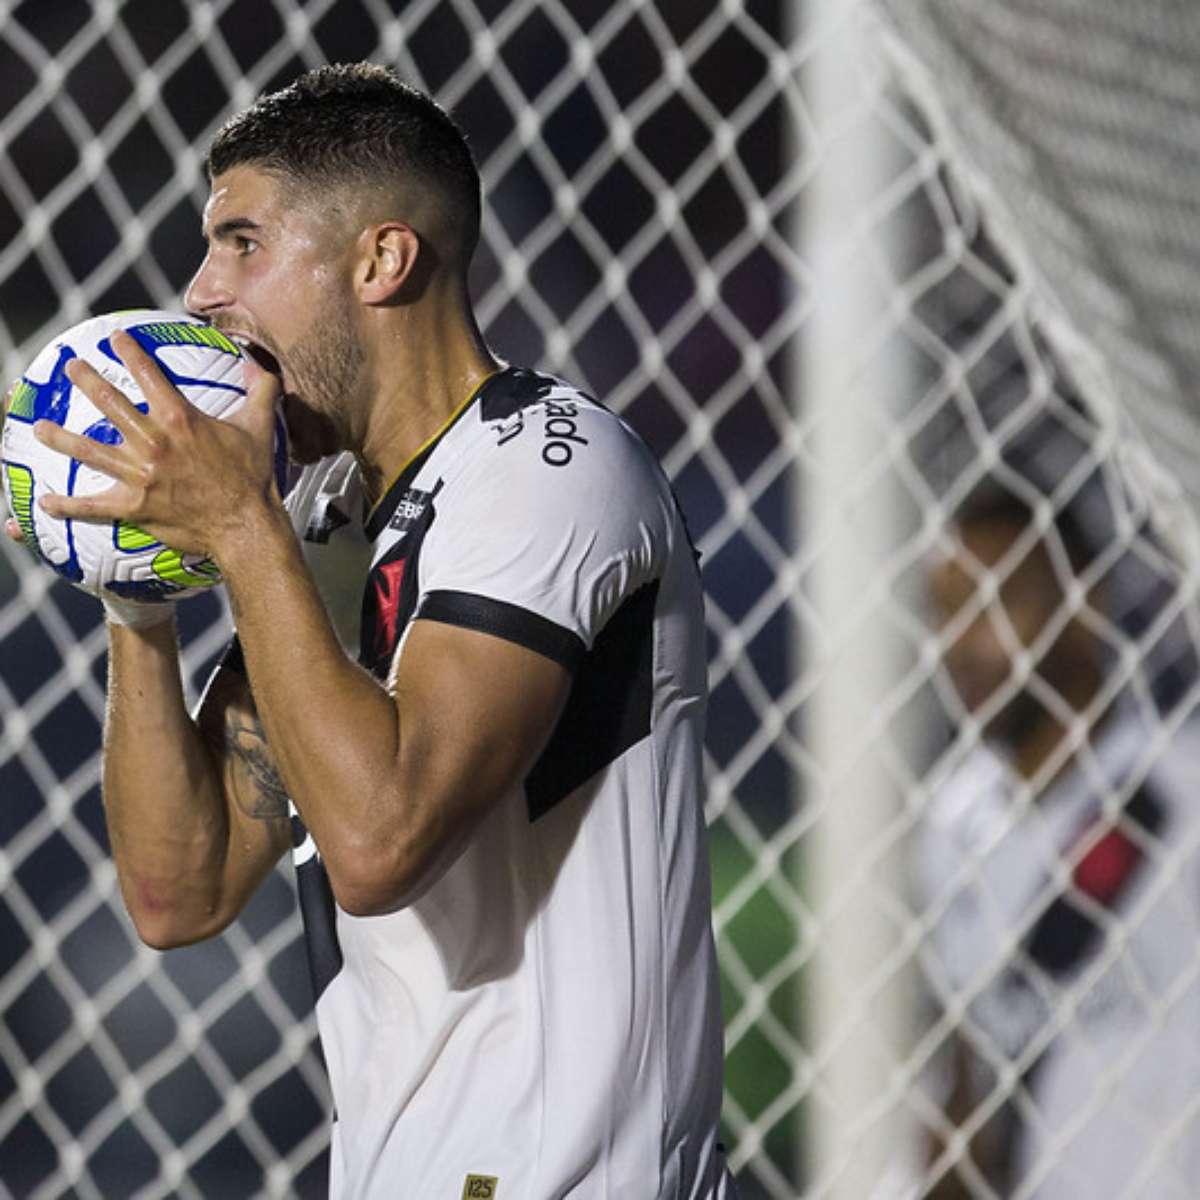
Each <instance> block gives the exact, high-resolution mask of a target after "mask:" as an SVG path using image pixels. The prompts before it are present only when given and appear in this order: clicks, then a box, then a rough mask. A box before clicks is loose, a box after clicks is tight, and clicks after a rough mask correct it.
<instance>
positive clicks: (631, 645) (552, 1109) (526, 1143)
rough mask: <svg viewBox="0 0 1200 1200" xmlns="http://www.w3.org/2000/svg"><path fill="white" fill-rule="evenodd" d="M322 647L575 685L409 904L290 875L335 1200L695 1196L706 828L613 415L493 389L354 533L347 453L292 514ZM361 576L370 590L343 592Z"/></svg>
mask: <svg viewBox="0 0 1200 1200" xmlns="http://www.w3.org/2000/svg"><path fill="white" fill-rule="evenodd" d="M289 503H290V507H291V508H292V510H293V518H294V520H295V522H296V526H297V528H298V530H300V531H302V532H303V534H304V536H305V552H306V556H307V558H308V561H309V563H310V566H311V567H312V569H313V572H314V575H315V577H316V578H317V582H318V586H319V587H320V588H321V589H322V593H323V595H324V596H325V598H326V602H327V604H328V606H329V609H330V612H331V615H332V618H333V620H334V623H335V625H336V627H337V629H338V632H339V634H340V636H341V637H342V638H343V640H344V642H345V643H346V644H350V643H351V642H352V641H357V643H358V646H357V649H358V655H359V659H360V661H361V662H362V663H363V665H364V666H366V667H367V668H368V669H369V670H371V671H373V672H374V673H375V675H376V676H377V677H378V678H379V679H381V680H383V679H385V678H386V677H387V675H388V673H389V671H390V670H391V668H392V664H393V660H394V659H395V657H396V655H397V653H401V654H402V653H403V639H404V633H405V630H406V628H407V627H408V625H409V623H410V622H411V621H413V620H431V621H440V622H446V623H449V624H453V625H460V626H463V627H465V628H468V629H473V630H483V631H486V632H488V633H490V634H493V635H495V636H497V637H501V638H506V639H508V640H511V641H514V642H517V643H519V644H521V645H523V646H526V647H528V648H531V649H533V650H535V651H536V652H538V653H539V654H543V655H546V656H547V657H549V658H551V659H553V660H555V661H556V662H559V663H561V664H562V665H563V666H565V667H566V668H568V669H569V670H570V671H571V672H572V673H573V676H574V683H573V687H572V691H571V695H570V698H569V701H568V703H567V707H566V710H565V712H564V714H563V717H562V719H561V721H560V723H559V725H558V727H557V729H556V731H555V733H554V735H553V737H552V739H551V741H550V744H549V745H548V746H547V748H546V750H545V752H544V753H543V754H542V756H541V759H540V760H539V761H538V763H537V764H536V765H535V767H534V768H533V770H532V771H531V772H530V773H529V776H528V778H527V779H526V780H525V782H524V786H523V787H520V788H518V789H516V790H514V792H513V793H512V794H511V795H509V796H507V797H505V798H504V799H503V800H502V801H501V802H500V803H499V804H497V805H496V807H495V809H494V811H492V813H491V814H490V816H489V817H488V818H487V819H486V820H485V822H484V823H483V825H482V826H481V827H480V828H479V830H478V831H477V833H476V834H475V836H474V837H473V839H472V840H471V842H470V844H469V845H468V846H467V848H466V850H465V851H464V852H463V853H462V855H461V856H460V857H459V858H458V859H457V860H456V862H455V863H454V864H453V865H452V866H451V867H450V869H449V870H448V871H447V872H446V874H445V875H444V876H443V877H442V878H441V879H440V880H439V881H438V882H437V883H436V884H434V885H433V886H432V887H431V888H430V889H429V890H428V891H427V892H426V893H424V894H423V895H422V896H421V897H420V898H419V899H418V900H416V901H415V902H414V903H413V904H412V905H411V906H409V907H408V908H405V909H403V910H401V911H399V912H395V913H392V914H389V915H386V916H379V917H366V918H357V917H354V916H351V915H349V914H347V913H346V912H344V911H342V910H341V909H339V908H338V907H337V906H336V905H335V903H334V901H333V897H332V894H331V891H330V888H329V884H328V881H327V879H326V876H325V872H324V868H323V866H322V865H321V861H320V856H319V848H318V847H315V846H314V845H313V843H312V839H311V837H308V836H307V835H306V834H305V832H304V831H303V829H302V827H300V828H299V829H298V832H297V839H296V840H297V842H298V843H299V844H298V847H297V850H296V862H297V877H298V880H299V889H300V894H301V903H302V907H303V910H304V917H305V924H306V931H307V936H308V941H309V950H310V957H311V960H312V967H313V976H314V984H315V990H316V994H317V1017H318V1023H319V1026H320V1032H321V1041H322V1045H323V1048H324V1053H325V1058H326V1062H327V1064H328V1069H329V1077H330V1082H331V1086H332V1091H333V1098H334V1104H335V1109H336V1114H335V1116H336V1119H335V1126H334V1134H333V1150H332V1168H331V1173H332V1181H331V1194H332V1195H333V1196H334V1197H337V1198H338V1200H403V1198H406V1197H411V1198H412V1200H460V1198H461V1197H488V1198H493V1200H559V1198H560V1197H568V1196H570V1197H578V1198H579V1200H592V1198H595V1200H655V1198H657V1197H662V1198H663V1200H666V1198H667V1197H670V1198H671V1200H676V1198H680V1200H686V1198H694V1200H700V1198H704V1200H708V1198H710V1197H730V1196H732V1195H733V1186H732V1183H731V1182H730V1180H729V1177H728V1173H727V1171H726V1169H725V1165H724V1159H723V1153H722V1151H721V1148H720V1147H719V1146H718V1144H717V1123H718V1115H719V1108H720V1101H721V1062H722V1046H721V1028H720V1017H719V1008H718V992H717V977H716V970H715V957H714V952H713V942H712V934H711V911H710V896H709V876H708V871H709V867H708V857H707V851H706V839H705V829H704V821H703V809H702V788H701V739H702V735H703V713H704V704H705V670H706V667H705V645H704V621H703V614H702V601H701V592H700V585H699V577H698V572H697V570H696V565H695V561H694V554H693V551H692V548H691V545H690V542H689V539H688V536H687V531H686V529H685V527H684V524H683V521H682V518H681V516H680V514H679V510H678V508H677V506H676V504H675V502H674V498H673V496H672V493H671V490H670V488H669V486H668V484H667V482H666V480H665V478H664V476H663V475H662V472H661V471H660V470H659V468H658V467H657V465H656V464H655V463H654V462H653V460H652V458H651V456H650V455H649V452H648V451H647V450H646V448H645V446H644V445H643V444H642V443H641V442H640V441H639V440H638V439H637V437H636V436H635V435H634V434H633V433H632V432H631V431H630V430H629V428H628V427H627V426H626V425H625V424H624V423H623V422H621V421H620V420H619V419H618V418H617V417H615V416H614V415H613V414H612V413H610V412H608V411H607V410H606V409H604V408H603V407H602V406H600V405H599V404H597V403H595V402H594V401H592V400H591V399H589V398H587V397H585V396H583V395H582V394H580V393H579V392H577V391H576V390H574V389H572V388H570V387H569V386H567V385H565V384H563V383H562V382H560V381H558V380H555V379H552V378H550V377H548V376H544V375H538V374H534V373H532V372H528V371H520V370H514V369H509V370H505V371H502V372H500V373H498V374H496V375H493V376H492V377H491V378H490V379H488V380H487V381H486V382H485V383H484V384H483V386H482V387H481V388H480V389H479V390H478V392H477V393H476V395H475V396H474V397H472V399H471V400H470V402H469V403H468V404H467V405H466V406H465V407H464V409H463V410H461V411H460V412H459V414H458V415H457V416H456V417H455V419H454V420H453V421H452V422H451V423H450V424H449V426H448V427H447V428H446V429H445V430H443V431H442V433H441V434H439V435H438V437H437V438H436V439H435V440H434V441H433V442H432V443H431V444H430V445H428V446H426V447H425V448H424V449H423V450H422V451H421V453H420V454H419V455H418V456H417V458H416V459H415V460H414V461H413V462H412V463H410V464H409V466H408V467H407V468H406V469H405V471H404V472H403V474H402V475H401V477H400V478H399V479H398V480H397V481H396V482H395V483H394V484H393V485H392V487H391V488H390V489H389V491H388V493H387V495H386V496H385V497H384V498H383V500H382V501H381V502H380V503H379V504H378V505H377V506H376V508H375V509H374V510H373V511H372V512H371V514H370V516H369V518H368V519H367V521H366V524H365V529H364V527H363V525H362V524H361V505H362V500H361V490H360V481H359V478H358V472H357V469H356V468H355V467H354V465H353V462H352V460H351V459H350V458H349V457H348V456H341V457H339V458H336V459H332V460H325V461H324V462H323V463H321V464H318V465H317V467H316V468H310V469H309V470H308V471H306V472H305V474H304V476H302V478H301V480H300V482H299V484H298V486H297V489H296V490H295V491H294V493H293V495H292V496H291V498H290V501H289ZM364 581H365V591H364Z"/></svg>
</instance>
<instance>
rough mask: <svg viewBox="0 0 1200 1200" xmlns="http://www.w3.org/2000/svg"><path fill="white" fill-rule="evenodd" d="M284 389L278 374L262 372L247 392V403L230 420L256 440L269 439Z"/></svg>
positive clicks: (273, 428)
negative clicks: (276, 409)
mask: <svg viewBox="0 0 1200 1200" xmlns="http://www.w3.org/2000/svg"><path fill="white" fill-rule="evenodd" d="M282 391H283V388H282V386H281V385H280V382H279V377H278V376H277V375H272V374H270V373H269V372H267V371H262V372H260V373H259V375H258V377H257V378H256V379H255V380H254V382H253V383H252V384H251V385H250V388H249V390H248V391H247V392H246V403H245V404H243V405H242V407H241V408H240V409H238V411H237V412H236V413H234V415H233V416H232V417H230V418H229V420H230V421H231V422H232V423H233V424H235V425H238V426H240V427H241V428H242V429H244V430H245V431H246V432H247V433H248V434H250V436H251V437H253V438H254V440H255V441H256V442H258V443H260V444H261V443H263V442H266V441H269V440H270V438H271V436H272V434H273V433H274V431H275V408H276V405H278V403H279V397H280V394H281V393H282Z"/></svg>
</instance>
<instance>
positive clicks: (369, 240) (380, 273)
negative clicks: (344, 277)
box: [355, 221, 422, 304]
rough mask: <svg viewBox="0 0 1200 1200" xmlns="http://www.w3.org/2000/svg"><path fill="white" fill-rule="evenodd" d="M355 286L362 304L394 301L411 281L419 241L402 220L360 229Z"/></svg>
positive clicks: (418, 252)
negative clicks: (361, 230)
mask: <svg viewBox="0 0 1200 1200" xmlns="http://www.w3.org/2000/svg"><path fill="white" fill-rule="evenodd" d="M358 249H359V258H358V264H357V269H356V271H355V284H356V287H357V291H358V294H359V298H360V299H361V300H362V301H363V302H364V303H365V304H387V303H388V302H389V301H392V300H395V299H396V298H397V296H398V293H399V292H400V290H401V289H402V288H403V287H404V285H405V283H406V282H408V280H409V279H410V278H412V276H413V274H414V272H415V269H416V265H417V259H418V258H419V257H420V256H421V253H422V248H421V239H420V238H419V237H417V235H416V233H415V231H414V230H413V229H412V228H411V227H410V226H408V225H405V224H404V223H403V222H402V221H385V222H383V223H382V224H379V225H372V226H370V227H369V228H367V229H364V230H363V232H362V234H361V235H360V236H359V240H358Z"/></svg>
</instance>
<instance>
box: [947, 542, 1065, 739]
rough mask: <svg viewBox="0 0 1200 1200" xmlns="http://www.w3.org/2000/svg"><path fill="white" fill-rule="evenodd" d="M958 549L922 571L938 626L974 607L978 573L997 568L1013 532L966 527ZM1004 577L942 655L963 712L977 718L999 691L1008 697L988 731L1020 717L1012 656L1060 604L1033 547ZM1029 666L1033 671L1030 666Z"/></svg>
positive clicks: (1050, 574) (1048, 569)
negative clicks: (926, 574)
mask: <svg viewBox="0 0 1200 1200" xmlns="http://www.w3.org/2000/svg"><path fill="white" fill-rule="evenodd" d="M958 533H959V540H960V541H961V543H962V548H961V549H959V550H957V551H956V552H955V553H954V554H952V555H950V556H949V557H947V558H945V559H942V560H940V561H939V562H937V563H936V564H935V565H934V566H933V568H932V569H931V571H930V576H929V591H930V596H931V599H932V601H933V607H934V611H935V614H936V616H937V618H938V620H939V621H940V623H941V624H942V625H943V626H945V625H947V624H949V623H950V622H951V621H952V620H954V618H955V617H957V616H958V614H959V613H960V612H961V611H962V610H963V609H964V608H966V607H967V605H969V604H976V605H977V604H978V602H979V601H978V597H977V592H978V588H979V583H978V582H977V581H978V580H979V579H980V578H981V570H980V568H981V566H982V567H984V568H999V564H1000V563H1001V561H1002V560H1005V556H1006V555H1007V554H1008V553H1009V551H1010V550H1011V548H1012V545H1013V543H1014V541H1015V540H1016V539H1017V537H1018V536H1019V534H1020V533H1021V530H1020V528H1019V527H1018V526H1016V525H1013V524H1010V523H1008V522H1006V521H976V522H970V523H967V524H965V525H963V526H962V527H960V529H959V531H958ZM997 574H998V575H1004V578H1003V581H1002V582H1000V584H999V591H998V595H997V597H996V599H994V600H992V601H991V602H990V603H987V604H985V605H984V606H983V607H982V609H981V611H980V612H979V614H978V615H977V616H976V617H975V618H974V619H973V620H972V621H971V622H970V623H969V624H968V625H967V626H966V628H964V629H963V630H962V632H961V633H960V634H959V635H958V636H957V637H956V638H955V640H954V642H953V643H952V644H951V645H950V647H949V648H948V649H947V651H946V654H945V659H944V662H945V665H946V669H947V671H948V672H949V674H950V678H951V680H952V681H953V683H954V688H955V691H957V692H958V694H959V697H960V699H961V700H962V702H963V705H964V707H965V708H966V709H967V711H969V712H972V713H974V712H978V711H979V710H980V709H981V708H982V707H983V706H984V705H985V704H986V703H987V702H988V701H989V700H990V699H991V698H992V697H993V696H995V695H996V694H997V693H998V692H999V691H1000V690H1001V689H1002V688H1005V687H1006V686H1009V687H1010V688H1012V689H1013V694H1012V696H1011V697H1010V698H1009V700H1008V701H1007V702H1006V704H1005V706H1004V708H1003V709H1002V710H1001V711H1000V712H999V713H997V714H996V723H995V724H994V726H993V728H994V730H995V731H996V732H1001V733H1002V732H1004V730H1003V729H1001V728H999V726H1002V725H1004V723H1005V722H1006V720H1007V719H1008V718H1009V717H1010V716H1011V717H1014V718H1016V717H1018V716H1019V715H1020V707H1021V703H1022V701H1021V695H1022V693H1021V690H1020V687H1021V683H1022V680H1021V678H1020V676H1019V668H1018V661H1017V656H1018V655H1019V654H1021V653H1022V652H1023V651H1025V650H1027V649H1028V648H1029V647H1031V646H1032V645H1033V644H1034V643H1035V642H1036V641H1037V638H1038V636H1039V635H1040V634H1041V633H1042V632H1043V631H1044V630H1045V628H1046V626H1047V624H1048V623H1049V622H1050V621H1051V619H1052V618H1053V615H1054V611H1055V609H1056V608H1057V607H1058V605H1059V604H1060V602H1061V600H1062V592H1061V589H1060V588H1059V586H1058V584H1057V581H1056V579H1055V575H1054V571H1053V567H1052V566H1051V564H1050V561H1049V559H1048V557H1047V555H1046V553H1045V551H1044V550H1043V549H1042V548H1041V547H1040V546H1035V547H1034V548H1033V549H1032V550H1031V551H1030V552H1029V553H1028V554H1026V555H1025V557H1024V558H1023V559H1022V560H1021V561H1020V562H1018V563H1016V565H1015V566H1012V567H1011V570H1010V569H1009V564H1008V563H1007V561H1005V565H1004V568H1002V569H998V570H997ZM1030 665H1031V666H1036V665H1037V664H1033V663H1031V664H1030Z"/></svg>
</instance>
